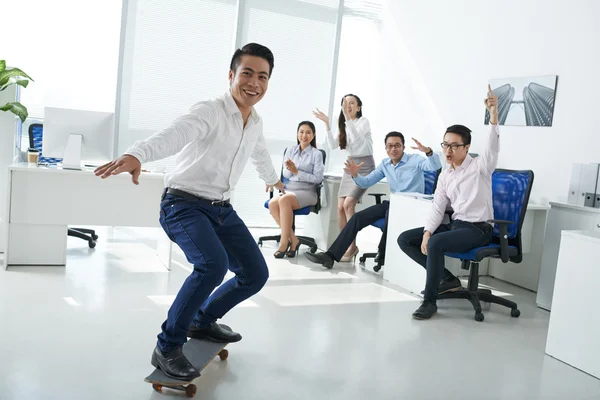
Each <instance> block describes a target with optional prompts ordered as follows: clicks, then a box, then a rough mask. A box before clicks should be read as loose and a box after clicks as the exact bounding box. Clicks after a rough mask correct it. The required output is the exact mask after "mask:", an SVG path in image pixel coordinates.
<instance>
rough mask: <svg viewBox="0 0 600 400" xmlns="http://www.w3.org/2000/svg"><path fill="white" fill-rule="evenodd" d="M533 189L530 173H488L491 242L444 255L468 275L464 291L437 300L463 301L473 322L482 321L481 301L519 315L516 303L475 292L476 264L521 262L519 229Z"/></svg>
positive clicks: (445, 295)
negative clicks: (497, 260)
mask: <svg viewBox="0 0 600 400" xmlns="http://www.w3.org/2000/svg"><path fill="white" fill-rule="evenodd" d="M532 186H533V171H529V170H527V171H512V170H507V169H497V170H495V171H494V173H493V174H492V192H493V206H494V219H493V220H490V221H488V222H493V223H494V224H495V225H494V230H493V234H492V243H490V244H489V245H488V246H483V247H477V248H475V249H472V250H469V251H468V252H465V253H446V256H448V257H452V258H458V259H460V260H461V262H462V263H461V268H462V269H465V270H468V269H470V270H471V271H470V272H469V283H468V285H467V288H466V289H465V288H463V289H461V290H459V291H457V292H447V293H443V294H440V295H439V296H438V299H467V300H469V301H470V302H471V304H472V305H473V308H474V309H475V320H476V321H483V313H482V312H481V303H480V300H481V301H484V302H487V303H495V304H500V305H503V306H505V307H508V308H510V309H511V312H510V315H511V316H513V317H515V318H516V317H518V316H519V315H521V312H520V311H519V309H518V308H517V304H516V303H515V302H512V301H510V300H507V299H505V298H502V297H498V296H494V295H493V294H492V291H491V290H489V289H479V263H480V262H481V260H483V259H484V258H486V257H493V258H500V259H501V260H502V262H503V263H507V262H509V261H512V262H514V263H520V262H521V261H522V260H523V248H522V245H521V227H522V226H523V220H524V219H525V212H526V211H527V203H528V202H529V194H530V193H531V188H532Z"/></svg>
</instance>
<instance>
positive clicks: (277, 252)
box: [273, 242, 291, 258]
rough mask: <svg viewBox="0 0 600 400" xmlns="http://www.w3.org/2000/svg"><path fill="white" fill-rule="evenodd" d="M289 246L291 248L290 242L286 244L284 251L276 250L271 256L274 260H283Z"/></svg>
mask: <svg viewBox="0 0 600 400" xmlns="http://www.w3.org/2000/svg"><path fill="white" fill-rule="evenodd" d="M290 246H291V244H290V242H288V245H287V247H286V248H285V250H284V251H279V250H277V251H276V252H275V253H273V256H275V258H283V257H285V255H286V254H287V252H288V250H289V249H290Z"/></svg>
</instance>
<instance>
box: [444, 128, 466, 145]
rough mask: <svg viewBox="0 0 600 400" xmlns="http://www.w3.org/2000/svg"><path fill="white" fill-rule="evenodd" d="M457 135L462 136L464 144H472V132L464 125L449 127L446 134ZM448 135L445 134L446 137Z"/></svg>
mask: <svg viewBox="0 0 600 400" xmlns="http://www.w3.org/2000/svg"><path fill="white" fill-rule="evenodd" d="M448 132H450V133H456V134H457V135H460V137H461V139H462V141H463V144H471V130H470V129H469V128H467V127H466V126H464V125H452V126H449V127H448V129H446V133H448ZM446 133H444V136H446Z"/></svg>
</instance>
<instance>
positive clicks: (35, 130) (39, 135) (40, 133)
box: [29, 124, 62, 164]
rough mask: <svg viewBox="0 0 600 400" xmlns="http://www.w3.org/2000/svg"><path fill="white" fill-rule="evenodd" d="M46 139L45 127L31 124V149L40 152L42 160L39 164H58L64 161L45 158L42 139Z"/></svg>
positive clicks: (40, 159)
mask: <svg viewBox="0 0 600 400" xmlns="http://www.w3.org/2000/svg"><path fill="white" fill-rule="evenodd" d="M43 137H44V125H43V124H31V125H29V147H30V148H32V149H36V150H38V151H39V152H40V158H39V160H38V162H40V163H49V164H56V163H59V162H61V161H62V158H52V157H44V156H43V155H42V139H43Z"/></svg>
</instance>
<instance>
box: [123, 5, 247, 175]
mask: <svg viewBox="0 0 600 400" xmlns="http://www.w3.org/2000/svg"><path fill="white" fill-rule="evenodd" d="M236 7H237V5H236V2H235V1H228V0H129V1H128V5H127V22H126V29H125V40H124V43H123V49H122V53H123V63H122V69H123V71H122V79H121V81H122V82H121V87H120V93H119V99H120V107H119V110H118V151H117V152H118V153H119V154H121V153H123V152H124V151H126V150H127V148H129V147H130V146H131V145H132V144H133V143H135V142H136V141H137V140H143V139H145V138H147V137H148V136H151V135H152V134H154V133H156V132H157V131H159V130H161V129H164V128H166V127H167V126H169V124H170V123H171V122H173V120H175V119H176V118H177V117H178V116H180V115H182V114H184V113H186V112H187V111H188V110H189V108H190V107H191V106H192V105H193V104H195V103H197V102H198V101H201V100H207V99H210V98H213V97H215V96H219V95H221V94H223V93H225V92H226V90H227V88H228V80H227V72H228V69H229V62H230V59H231V55H232V54H233V48H234V35H235V27H236ZM174 162H175V157H174V156H172V157H169V158H167V159H164V160H161V161H157V162H154V163H149V164H147V165H146V166H145V167H147V168H150V169H156V170H159V171H165V170H170V169H171V168H172V167H173V166H174Z"/></svg>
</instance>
